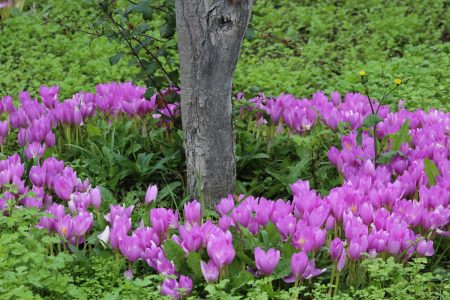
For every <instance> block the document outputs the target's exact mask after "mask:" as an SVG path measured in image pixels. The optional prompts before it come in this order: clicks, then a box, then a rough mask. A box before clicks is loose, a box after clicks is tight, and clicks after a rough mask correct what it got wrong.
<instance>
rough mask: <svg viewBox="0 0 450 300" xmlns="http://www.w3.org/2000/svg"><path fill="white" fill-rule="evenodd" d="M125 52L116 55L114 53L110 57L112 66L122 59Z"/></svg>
mask: <svg viewBox="0 0 450 300" xmlns="http://www.w3.org/2000/svg"><path fill="white" fill-rule="evenodd" d="M122 56H123V53H117V54H116V55H113V56H111V57H110V58H109V63H110V64H111V66H113V65H115V64H117V63H118V62H119V61H120V59H121V58H122Z"/></svg>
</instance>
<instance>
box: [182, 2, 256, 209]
mask: <svg viewBox="0 0 450 300" xmlns="http://www.w3.org/2000/svg"><path fill="white" fill-rule="evenodd" d="M252 5H253V0H176V23H177V33H178V50H179V55H180V75H181V115H182V122H183V130H184V135H185V140H184V143H185V151H186V166H187V177H188V191H189V192H190V193H191V194H192V195H193V196H195V197H199V196H200V195H199V193H201V195H203V197H204V199H205V201H206V202H207V203H208V204H209V205H212V204H214V203H216V202H217V201H218V200H219V199H220V198H221V197H226V196H227V195H228V194H230V193H233V192H234V188H235V184H236V162H235V136H234V130H233V121H232V100H231V93H232V78H233V72H234V69H235V67H236V63H237V60H238V57H239V52H240V48H241V44H242V40H243V38H244V36H245V31H246V29H247V26H248V23H249V20H250V14H251V8H252Z"/></svg>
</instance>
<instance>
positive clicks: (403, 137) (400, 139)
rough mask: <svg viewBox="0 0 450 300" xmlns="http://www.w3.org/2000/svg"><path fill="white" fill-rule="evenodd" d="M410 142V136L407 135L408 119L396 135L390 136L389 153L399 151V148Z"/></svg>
mask: <svg viewBox="0 0 450 300" xmlns="http://www.w3.org/2000/svg"><path fill="white" fill-rule="evenodd" d="M410 140H411V135H410V134H409V119H406V120H405V122H403V125H402V127H400V130H399V131H397V132H396V133H394V134H392V147H391V151H398V150H400V146H401V145H402V144H403V143H407V142H409V141H410Z"/></svg>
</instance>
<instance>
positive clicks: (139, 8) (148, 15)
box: [125, 0, 153, 20]
mask: <svg viewBox="0 0 450 300" xmlns="http://www.w3.org/2000/svg"><path fill="white" fill-rule="evenodd" d="M133 12H137V13H141V14H142V18H144V20H151V19H152V15H153V10H152V8H151V6H150V0H143V1H139V2H138V3H137V4H133V5H130V6H129V7H128V8H127V9H126V10H125V14H126V15H128V14H130V13H133Z"/></svg>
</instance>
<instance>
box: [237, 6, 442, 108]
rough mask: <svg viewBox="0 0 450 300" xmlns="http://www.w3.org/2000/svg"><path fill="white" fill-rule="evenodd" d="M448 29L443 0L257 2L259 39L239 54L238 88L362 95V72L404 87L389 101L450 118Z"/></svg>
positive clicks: (255, 19)
mask: <svg viewBox="0 0 450 300" xmlns="http://www.w3.org/2000/svg"><path fill="white" fill-rule="evenodd" d="M449 22H450V11H449V10H448V3H446V1H444V0H439V1H431V2H430V1H417V0H413V1H408V4H405V3H404V1H388V2H386V1H377V0H371V1H364V2H361V1H335V0H323V1H307V0H302V1H287V0H258V1H256V2H255V5H254V10H253V20H252V27H253V28H255V29H256V30H257V34H256V37H255V38H254V39H252V40H251V41H246V42H245V43H244V45H243V47H242V55H241V58H240V60H239V63H238V67H237V70H236V76H235V81H234V83H235V88H236V90H246V91H249V90H251V89H250V87H253V90H254V91H255V90H256V91H258V90H260V91H262V92H264V93H266V94H268V95H278V94H280V93H293V94H296V95H297V96H304V97H306V96H309V95H311V94H312V93H314V92H316V91H318V90H324V91H325V92H327V93H329V92H332V91H334V90H338V91H340V92H349V91H360V88H361V86H360V84H359V83H360V78H359V76H358V71H359V70H365V71H366V73H367V74H368V75H369V76H371V75H374V74H381V73H384V74H386V75H389V77H391V78H395V77H398V78H401V79H403V82H404V83H405V84H404V86H403V85H402V89H401V92H400V91H396V93H394V94H393V95H392V96H393V97H394V98H397V99H398V98H401V99H405V100H406V101H407V102H406V105H407V107H408V108H413V109H415V108H431V107H434V108H437V109H445V110H447V111H448V110H450V98H449V95H450V81H449V80H450V79H449V77H448V76H447V74H446V73H447V70H448V69H450V55H449V54H450V44H449V43H448V37H449V27H448V24H449ZM446 24H447V25H446ZM372 96H373V97H374V98H379V97H380V95H378V94H375V95H372Z"/></svg>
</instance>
